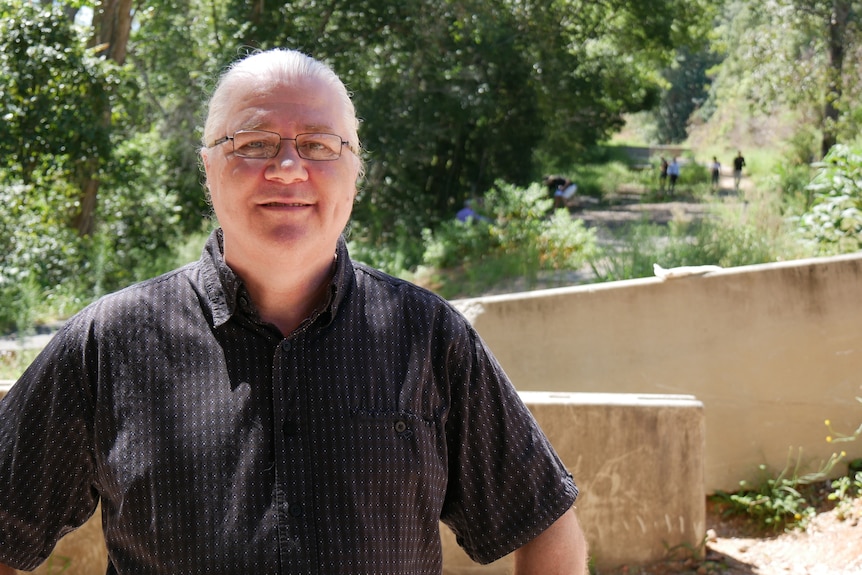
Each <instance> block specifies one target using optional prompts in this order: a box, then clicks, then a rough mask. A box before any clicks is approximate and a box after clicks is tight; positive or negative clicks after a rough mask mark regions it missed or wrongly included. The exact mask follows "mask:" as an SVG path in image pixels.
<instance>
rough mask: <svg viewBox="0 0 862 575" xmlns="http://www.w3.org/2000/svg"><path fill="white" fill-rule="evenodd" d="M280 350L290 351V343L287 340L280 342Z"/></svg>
mask: <svg viewBox="0 0 862 575" xmlns="http://www.w3.org/2000/svg"><path fill="white" fill-rule="evenodd" d="M281 349H282V350H284V351H290V342H289V341H287V340H284V341H282V342H281Z"/></svg>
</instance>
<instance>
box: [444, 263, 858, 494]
mask: <svg viewBox="0 0 862 575" xmlns="http://www.w3.org/2000/svg"><path fill="white" fill-rule="evenodd" d="M860 297H862V255H853V256H842V257H834V258H822V259H814V260H800V261H793V262H786V263H780V264H768V265H758V266H746V267H739V268H732V269H727V270H721V271H717V272H714V273H710V274H706V275H693V276H688V277H680V278H675V279H666V280H661V279H658V278H648V279H641V280H632V281H622V282H613V283H607V284H596V285H587V286H578V287H572V288H560V289H553V290H545V291H541V292H532V293H525V294H515V295H506V296H491V297H484V298H476V299H469V300H460V301H457V302H455V305H456V306H457V307H459V308H460V309H461V310H462V311H463V312H464V313H465V314H466V315H467V316H468V317H469V318H470V320H471V321H472V322H473V324H474V326H475V327H476V329H477V330H478V331H479V333H480V334H481V335H482V337H483V338H484V339H485V340H486V341H487V342H488V344H489V346H490V348H491V349H492V350H493V352H494V354H495V355H496V356H497V358H498V359H499V360H500V363H501V364H502V365H503V367H504V368H505V369H506V371H507V372H508V373H509V375H510V376H511V378H512V380H513V381H514V383H515V385H516V387H517V388H518V389H519V390H522V391H532V390H534V391H562V392H605V393H611V392H612V393H643V394H688V395H693V396H695V397H696V398H697V399H698V400H700V401H702V402H703V404H704V409H705V413H706V467H705V487H706V491H707V492H708V493H711V492H715V491H716V490H736V489H738V487H739V484H738V482H739V481H740V480H742V479H748V480H757V479H758V478H759V477H760V475H759V471H758V466H759V465H761V464H766V465H767V466H768V467H770V468H771V469H773V470H776V471H780V470H781V469H783V468H784V466H785V465H786V463H787V460H788V456H789V455H792V459H793V460H794V461H795V459H796V457H797V456H798V455H799V454H800V449H801V459H802V461H803V463H807V464H808V466H809V467H811V468H813V467H816V466H817V465H818V464H819V463H821V462H823V461H825V460H826V459H827V458H828V457H829V456H830V455H831V454H832V453H833V452H835V451H840V450H841V449H846V451H847V452H848V454H849V456H848V457H849V458H852V457H862V440H860V441H858V442H853V443H841V444H830V443H827V442H826V436H827V434H828V431H827V428H826V426H825V425H824V420H826V419H830V420H831V421H832V423H833V427H834V428H835V429H837V430H840V431H843V432H845V433H851V432H852V431H853V430H855V429H856V427H857V426H858V425H859V424H860V422H862V404H860V403H858V402H857V401H856V400H855V398H856V397H857V396H862V391H860V384H862V305H860ZM614 432H615V431H614V430H613V429H609V430H608V433H614ZM585 449H589V448H588V447H585ZM668 472H669V473H670V472H671V470H668Z"/></svg>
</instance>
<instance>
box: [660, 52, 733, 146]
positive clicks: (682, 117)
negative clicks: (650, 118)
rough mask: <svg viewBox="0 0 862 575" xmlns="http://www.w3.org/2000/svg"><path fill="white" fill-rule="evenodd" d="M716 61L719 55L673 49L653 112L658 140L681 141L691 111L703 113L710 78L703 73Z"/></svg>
mask: <svg viewBox="0 0 862 575" xmlns="http://www.w3.org/2000/svg"><path fill="white" fill-rule="evenodd" d="M719 62H720V57H719V56H718V55H717V54H715V53H714V52H710V51H708V50H700V51H697V52H693V51H691V50H688V49H685V48H683V49H680V50H679V51H678V52H677V55H676V58H675V61H674V63H673V65H672V66H670V67H669V68H667V69H666V70H665V71H664V77H665V79H666V80H667V82H668V87H667V88H666V89H665V90H663V91H662V95H661V101H660V103H659V105H658V106H657V107H656V109H655V112H654V114H655V120H656V124H655V125H656V133H655V136H656V139H657V141H658V143H660V144H670V143H677V142H683V141H685V139H686V137H687V136H688V123H689V120H690V119H691V117H692V115H693V114H694V113H695V112H698V111H701V113H702V112H703V110H702V107H703V105H704V103H705V102H706V100H707V97H708V95H709V88H710V82H711V79H710V78H709V76H708V74H707V72H708V71H709V70H710V69H711V68H712V67H713V66H715V65H716V64H718V63H719ZM706 119H708V118H706Z"/></svg>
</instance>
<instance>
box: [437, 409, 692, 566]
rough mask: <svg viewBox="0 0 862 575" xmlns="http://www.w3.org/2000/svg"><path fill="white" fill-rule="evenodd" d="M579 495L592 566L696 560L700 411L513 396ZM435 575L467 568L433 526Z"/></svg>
mask: <svg viewBox="0 0 862 575" xmlns="http://www.w3.org/2000/svg"><path fill="white" fill-rule="evenodd" d="M521 396H522V398H523V399H524V401H525V403H526V404H527V406H528V407H529V408H530V410H531V411H532V412H533V415H534V416H535V417H536V420H537V421H538V422H539V425H541V427H542V429H543V430H544V432H545V434H546V435H547V436H548V438H549V439H550V440H551V443H552V444H553V445H554V447H555V449H556V450H557V452H558V453H559V454H560V457H561V458H562V460H563V462H564V463H565V465H566V467H567V468H568V469H569V471H570V472H571V473H572V475H574V477H575V481H576V482H577V483H578V486H579V488H580V489H581V495H580V496H579V497H578V501H577V503H576V507H577V512H578V517H579V519H580V521H581V525H582V526H583V529H584V532H585V534H586V538H587V542H588V544H589V546H590V556H591V558H592V560H593V563H594V564H595V566H596V567H599V568H607V569H609V568H614V567H619V566H622V565H626V564H646V563H650V562H653V561H656V560H659V559H662V558H664V557H665V556H666V555H667V553H668V551H669V550H671V549H680V548H681V549H684V550H687V551H690V552H702V551H703V544H704V536H705V531H706V509H705V501H706V494H705V492H704V481H703V477H704V475H703V474H704V470H703V469H704V441H705V439H704V438H705V424H704V412H703V404H702V403H701V402H700V401H697V400H696V399H695V398H694V397H692V396H687V395H639V394H604V393H542V392H523V393H521ZM441 530H442V531H443V536H442V540H443V547H444V573H446V574H447V575H472V574H479V573H482V574H483V575H502V574H504V573H509V572H511V571H510V570H511V563H510V560H509V558H505V559H503V560H501V561H497V562H495V563H493V564H491V565H488V566H484V567H483V566H477V565H476V564H475V563H473V562H472V561H471V560H470V559H469V557H467V555H466V554H465V553H464V552H463V551H461V549H460V548H458V547H457V545H455V543H454V536H453V535H452V534H451V532H449V531H448V528H446V527H445V526H443V527H442V528H441Z"/></svg>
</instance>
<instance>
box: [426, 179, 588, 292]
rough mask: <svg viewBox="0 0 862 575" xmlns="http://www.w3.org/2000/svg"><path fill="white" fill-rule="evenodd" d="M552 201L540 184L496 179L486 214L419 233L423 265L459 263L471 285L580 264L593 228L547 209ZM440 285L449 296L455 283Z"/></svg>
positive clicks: (447, 266)
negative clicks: (507, 182)
mask: <svg viewBox="0 0 862 575" xmlns="http://www.w3.org/2000/svg"><path fill="white" fill-rule="evenodd" d="M552 204H553V200H551V199H550V198H548V196H547V192H546V190H545V188H544V187H542V186H541V185H539V184H533V185H532V186H530V187H528V188H526V189H522V188H518V187H517V186H514V185H510V184H506V183H504V182H498V183H497V185H496V187H495V188H494V189H492V190H490V191H489V192H488V193H487V194H486V195H485V198H484V202H483V206H482V208H481V209H480V211H481V213H482V214H483V215H484V217H485V218H487V219H479V220H472V221H468V222H460V221H457V220H453V221H449V222H444V223H443V224H442V225H441V226H440V227H439V228H438V229H436V230H434V231H432V230H427V229H426V230H425V231H424V232H423V239H424V241H425V254H424V257H423V264H424V265H425V266H427V267H430V268H433V269H436V270H438V271H439V270H446V269H452V268H458V269H460V270H462V271H463V272H464V273H465V274H466V276H467V278H468V280H469V281H470V283H471V285H472V286H473V288H474V289H481V287H482V286H484V287H487V286H489V285H493V284H494V283H496V282H498V281H500V280H501V279H503V278H511V277H524V278H526V279H527V280H528V281H532V280H535V278H536V276H537V274H538V273H539V272H540V271H553V272H560V271H563V270H575V269H579V268H580V267H582V266H583V265H584V263H585V262H586V261H587V259H588V258H589V257H591V256H592V254H593V253H594V251H595V249H596V247H595V246H596V240H595V233H594V232H593V231H592V230H588V229H587V228H586V227H584V224H583V222H582V221H580V220H577V219H573V218H572V217H571V216H570V215H569V213H568V211H566V210H557V211H555V212H552V213H550V214H549V210H550V209H551V206H552ZM440 289H441V293H442V294H443V295H444V296H447V297H448V296H449V295H452V294H453V292H454V291H456V290H458V289H459V288H458V287H457V286H449V287H448V288H447V287H446V286H443V287H441V288H440Z"/></svg>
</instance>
